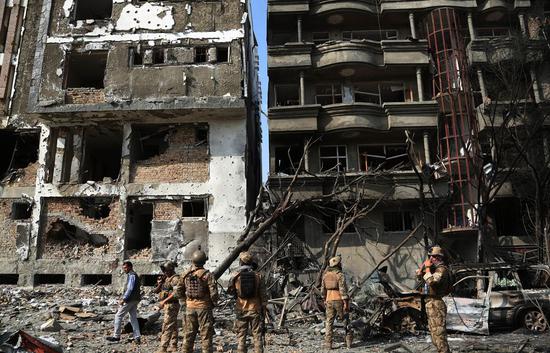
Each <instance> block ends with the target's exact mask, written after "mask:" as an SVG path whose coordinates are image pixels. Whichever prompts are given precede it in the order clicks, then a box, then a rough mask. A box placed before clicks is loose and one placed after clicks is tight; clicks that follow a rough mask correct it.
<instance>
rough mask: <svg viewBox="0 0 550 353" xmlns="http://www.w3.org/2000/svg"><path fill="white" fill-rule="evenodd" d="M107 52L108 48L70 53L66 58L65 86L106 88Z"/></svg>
mask: <svg viewBox="0 0 550 353" xmlns="http://www.w3.org/2000/svg"><path fill="white" fill-rule="evenodd" d="M107 53H108V52H107V51H106V50H96V51H89V52H85V53H78V52H71V53H68V55H67V58H66V59H65V62H66V66H65V88H96V89H102V88H104V87H105V85H104V82H103V79H104V77H105V68H106V67H107Z"/></svg>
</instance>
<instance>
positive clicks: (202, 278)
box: [176, 250, 218, 353]
mask: <svg viewBox="0 0 550 353" xmlns="http://www.w3.org/2000/svg"><path fill="white" fill-rule="evenodd" d="M207 259H208V258H207V256H206V254H205V253H204V251H202V250H197V251H195V252H194V253H193V255H192V258H191V261H192V263H193V265H192V266H191V268H190V269H189V270H187V271H185V272H184V273H182V274H181V275H180V280H179V284H178V287H177V290H176V293H177V297H178V299H185V303H186V311H185V329H184V337H185V340H184V342H183V352H184V353H192V352H193V346H194V345H195V337H196V336H197V333H198V332H200V337H201V348H202V353H212V352H213V347H212V339H213V337H214V315H213V313H212V309H213V307H214V305H215V304H216V302H217V301H218V288H217V287H216V280H215V279H214V276H213V275H212V274H211V273H210V272H209V271H208V270H206V269H205V268H204V264H205V263H206V260H207Z"/></svg>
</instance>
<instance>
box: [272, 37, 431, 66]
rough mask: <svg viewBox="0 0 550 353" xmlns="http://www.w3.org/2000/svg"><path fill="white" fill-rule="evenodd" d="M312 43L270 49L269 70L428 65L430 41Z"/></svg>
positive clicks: (291, 44)
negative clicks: (344, 66)
mask: <svg viewBox="0 0 550 353" xmlns="http://www.w3.org/2000/svg"><path fill="white" fill-rule="evenodd" d="M313 48H314V44H313V43H287V44H284V45H281V46H271V47H270V48H269V50H268V67H269V68H270V69H280V68H288V67H313V68H325V67H329V66H333V65H338V64H351V63H353V64H356V63H360V64H367V65H372V66H377V67H384V66H386V65H427V64H428V62H429V57H428V48H427V42H426V41H425V40H419V41H416V42H412V41H409V40H382V41H372V40H350V41H329V42H326V43H323V44H320V45H318V46H316V50H314V49H313Z"/></svg>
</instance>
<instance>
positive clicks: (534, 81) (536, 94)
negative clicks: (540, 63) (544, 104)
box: [530, 69, 541, 103]
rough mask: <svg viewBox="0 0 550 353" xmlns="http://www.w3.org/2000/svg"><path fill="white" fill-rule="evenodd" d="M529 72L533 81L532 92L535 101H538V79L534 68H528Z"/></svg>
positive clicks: (539, 99) (539, 100)
mask: <svg viewBox="0 0 550 353" xmlns="http://www.w3.org/2000/svg"><path fill="white" fill-rule="evenodd" d="M530 72H531V82H533V94H534V95H535V103H540V102H541V98H540V88H539V81H538V80H537V74H536V73H535V70H533V69H530Z"/></svg>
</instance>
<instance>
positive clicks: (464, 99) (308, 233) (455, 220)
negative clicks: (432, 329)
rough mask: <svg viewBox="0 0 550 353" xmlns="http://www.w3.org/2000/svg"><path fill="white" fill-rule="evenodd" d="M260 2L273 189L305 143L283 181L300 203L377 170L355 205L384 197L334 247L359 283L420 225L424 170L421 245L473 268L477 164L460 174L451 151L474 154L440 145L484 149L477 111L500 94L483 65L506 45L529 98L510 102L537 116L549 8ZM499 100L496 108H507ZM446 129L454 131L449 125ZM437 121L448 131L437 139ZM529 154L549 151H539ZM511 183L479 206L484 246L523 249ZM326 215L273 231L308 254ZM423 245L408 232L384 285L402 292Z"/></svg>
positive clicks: (489, 65) (322, 234) (543, 90)
mask: <svg viewBox="0 0 550 353" xmlns="http://www.w3.org/2000/svg"><path fill="white" fill-rule="evenodd" d="M268 5H269V7H268V70H269V80H270V82H269V134H270V161H269V163H270V184H271V185H272V187H277V186H280V185H282V186H285V185H288V183H289V182H290V180H291V179H292V177H293V175H294V173H295V172H296V167H297V165H298V161H299V160H300V157H301V156H302V155H304V146H305V145H306V141H307V140H308V139H309V138H311V137H314V139H317V140H316V143H315V144H314V145H313V146H311V148H309V150H307V151H306V153H305V155H304V157H305V158H304V164H305V165H304V168H305V170H306V172H303V171H302V172H300V175H299V178H298V180H299V183H296V186H295V189H296V191H297V193H298V194H299V195H300V197H310V196H314V195H323V193H326V192H327V191H326V190H327V186H329V187H330V186H331V185H333V184H334V182H335V180H343V178H344V177H346V178H347V179H348V180H351V179H352V178H354V177H357V176H361V175H368V174H369V173H372V174H376V173H380V172H384V171H388V173H386V175H385V176H384V177H383V178H378V179H376V180H375V179H372V180H371V181H370V182H366V183H365V184H363V186H362V187H363V190H362V197H363V198H364V199H365V200H367V201H368V200H370V201H371V202H374V201H375V200H377V199H378V198H382V197H383V198H384V202H382V203H381V205H380V206H378V207H377V209H376V210H374V211H373V212H372V213H371V214H369V216H368V217H365V218H364V219H362V220H360V221H358V222H356V224H355V227H353V229H351V228H350V229H349V232H346V234H345V236H343V237H342V241H341V243H340V245H339V249H338V253H340V254H341V255H342V257H343V262H344V266H345V268H346V269H347V270H348V271H350V273H352V274H354V275H356V276H361V275H362V274H364V273H367V272H368V271H369V270H370V269H371V268H372V267H373V266H374V265H375V264H377V263H378V261H380V259H382V258H383V257H384V256H385V255H386V254H388V253H389V251H390V250H391V249H393V248H394V247H395V246H396V245H397V244H399V243H401V241H402V240H403V239H404V237H405V236H407V235H408V234H409V233H410V231H411V230H413V229H414V228H415V225H417V224H418V223H419V222H420V218H421V217H422V215H421V213H420V209H419V193H418V189H419V179H418V176H417V175H416V174H415V172H414V170H413V168H412V164H411V163H415V164H416V169H417V170H418V171H421V172H423V171H426V170H428V174H429V173H430V172H429V170H432V173H433V171H436V170H437V171H438V172H436V173H435V175H437V174H438V173H439V172H440V171H441V170H443V172H442V173H441V174H440V175H439V176H437V178H436V179H437V180H435V181H434V182H433V186H434V187H435V188H436V189H437V191H436V192H435V193H430V192H429V191H428V190H425V195H426V197H428V198H430V199H431V201H430V203H436V204H437V203H439V202H441V207H440V208H438V209H437V211H438V212H435V213H434V212H430V214H429V215H428V219H429V223H430V230H429V236H430V238H431V241H432V242H438V243H441V244H443V245H445V246H446V247H447V248H448V249H449V250H450V251H451V252H453V253H454V255H457V257H459V258H461V259H463V260H465V261H474V260H476V245H475V244H476V239H477V229H478V224H477V220H476V219H475V218H476V216H475V213H476V212H475V210H476V207H477V206H476V204H477V202H476V198H475V196H476V190H473V191H472V190H471V189H475V187H473V185H475V178H476V175H475V174H476V173H478V171H479V170H481V169H480V168H481V167H482V166H483V165H484V163H485V162H486V161H484V160H480V161H477V162H476V161H473V162H472V161H470V162H469V163H474V164H475V166H474V165H471V166H470V167H471V168H468V166H467V164H468V160H467V159H468V158H464V157H463V155H464V154H463V155H462V157H460V153H462V152H463V151H465V150H470V151H473V150H474V148H471V149H470V147H468V146H469V143H470V142H468V143H467V144H466V145H460V146H459V145H456V146H455V145H453V144H454V143H455V142H457V140H461V141H475V142H476V144H477V143H479V145H481V146H482V147H483V148H485V147H487V148H488V149H489V150H490V149H491V147H490V141H489V135H490V134H487V133H486V132H485V131H487V130H488V129H489V127H488V126H485V125H484V124H483V123H482V120H483V119H481V118H479V115H480V114H481V113H480V111H482V109H485V108H486V107H487V106H490V105H491V102H492V104H493V105H494V104H499V103H496V101H497V96H499V95H500V94H501V93H502V91H503V87H502V86H500V87H499V86H498V85H497V84H495V83H494V81H495V79H494V78H495V74H494V70H492V69H493V68H494V67H495V66H498V65H501V64H502V63H506V62H510V61H511V60H512V61H513V58H514V55H516V54H517V53H516V54H514V44H513V43H515V42H516V41H519V42H522V43H524V44H525V45H526V49H525V50H526V51H527V52H528V53H530V54H531V55H530V56H529V58H528V59H527V60H526V61H527V63H526V64H525V65H524V67H523V69H524V70H525V72H527V73H528V75H526V77H528V78H529V79H528V80H527V81H528V82H527V83H526V82H523V83H525V84H526V87H528V91H529V94H527V97H521V98H522V99H524V98H525V99H526V100H527V101H528V103H529V104H530V105H536V106H537V109H538V108H540V109H543V110H544V112H545V113H546V114H547V112H548V109H547V105H546V103H547V102H548V99H549V98H550V96H549V95H548V92H547V91H548V90H547V86H548V84H549V83H550V76H549V75H548V72H549V69H550V66H549V65H548V63H547V62H544V61H545V58H548V42H547V38H545V33H544V31H543V30H542V24H543V22H544V19H545V18H547V17H548V16H549V14H550V5H549V4H548V2H545V1H504V0H503V1H485V0H478V1H475V0H471V1H464V0H461V1H453V0H451V1H440V0H432V1H400V0H381V1H368V0H342V1H325V0H269V1H268ZM443 57H444V59H441V58H443ZM498 98H500V99H498V101H500V102H501V103H500V104H501V105H503V106H504V104H502V101H505V100H506V99H504V98H503V97H498ZM449 102H451V104H449ZM499 112H500V114H501V113H502V109H500V110H499ZM457 121H461V123H460V124H464V125H460V126H461V127H460V128H456V126H455V125H457V126H458V125H459V123H456V124H454V123H455V122H457ZM464 121H466V123H464ZM453 124H454V125H453ZM549 124H550V122H548V121H546V122H545V127H543V128H546V129H547V128H548V125H549ZM449 126H450V130H452V129H453V128H455V130H453V131H450V132H449V129H448V128H449ZM405 131H408V132H409V133H410V134H411V136H412V140H413V144H412V154H413V155H415V156H417V159H416V160H415V161H411V159H410V158H409V156H408V153H407V146H406V144H405V141H406V136H405ZM453 132H454V134H453ZM453 138H454V140H453V144H450V143H448V142H449V141H451V140H452V139H453ZM545 141H547V142H548V141H550V135H549V134H548V131H546V137H545ZM449 146H451V147H449ZM461 148H463V149H462V152H461ZM453 151H454V152H453ZM539 152H544V154H546V155H548V154H550V152H549V151H548V146H546V147H545V148H544V149H541V150H540V151H539ZM467 154H471V155H473V152H470V153H467ZM487 154H489V155H490V152H487ZM482 155H483V154H482V153H480V154H479V156H482ZM476 163H477V164H476ZM475 168H477V169H475ZM467 170H468V173H471V175H470V174H468V175H467V176H466V171H467ZM476 170H477V171H476ZM459 174H461V177H458V175H459ZM518 174H521V173H519V172H518ZM433 175H434V174H432V176H433ZM336 178H339V179H336ZM381 179H382V180H381ZM511 179H513V178H511ZM511 179H510V181H507V182H506V183H505V184H506V186H505V187H502V188H500V189H499V190H498V198H497V199H496V200H495V202H493V203H492V206H491V207H490V209H491V210H490V216H489V219H490V223H491V224H490V228H491V230H490V232H491V234H492V235H493V236H494V239H495V242H496V243H495V244H496V245H495V246H496V247H500V246H503V247H504V245H506V246H509V247H515V246H517V247H519V248H521V249H522V251H523V250H526V249H532V248H530V246H531V245H529V244H531V241H532V239H531V238H530V237H529V236H528V234H526V233H527V232H526V231H525V229H522V227H521V226H513V225H511V221H510V220H514V219H515V220H516V221H517V220H518V219H520V218H521V216H520V213H521V209H522V208H521V204H522V199H523V198H524V197H525V196H524V195H523V196H522V194H521V191H520V190H519V189H520V188H518V187H517V185H512V184H513V183H512V181H511ZM523 182H524V180H523V181H521V182H520V183H523ZM468 188H469V189H470V190H469V191H468V190H466V189H468ZM388 190H391V191H390V194H389V195H385V193H387V192H388ZM383 195H385V196H383ZM335 217H338V215H337V214H333V215H328V216H327V215H326V214H325V215H322V214H317V215H307V216H306V217H298V216H296V217H289V219H288V220H285V221H284V222H283V224H282V227H281V223H280V228H283V231H282V234H287V233H288V232H289V231H290V232H294V233H296V235H297V237H298V238H300V239H301V241H303V242H304V244H305V245H306V246H308V247H309V248H310V250H311V251H312V253H313V254H316V255H317V256H321V253H322V247H323V245H324V243H325V241H326V240H327V239H328V236H329V235H330V234H331V233H332V231H333V230H334V226H333V225H330V224H334V222H335V219H334V218H335ZM298 218H299V220H298V221H296V219H298ZM497 223H498V224H497ZM512 223H513V222H512ZM517 223H519V221H517ZM422 238H423V236H422V234H421V232H420V231H419V232H418V236H417V237H415V238H414V239H412V240H410V241H409V242H407V243H406V245H405V246H404V247H403V248H401V250H399V251H398V252H397V254H396V256H394V257H392V259H390V260H389V261H388V264H389V265H390V266H389V273H390V274H391V275H392V276H393V277H394V278H395V279H397V280H400V281H403V282H404V283H407V284H410V285H412V284H413V283H414V279H413V277H414V269H416V268H417V266H418V264H420V263H421V261H422V258H423V256H424V242H423V239H422Z"/></svg>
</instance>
